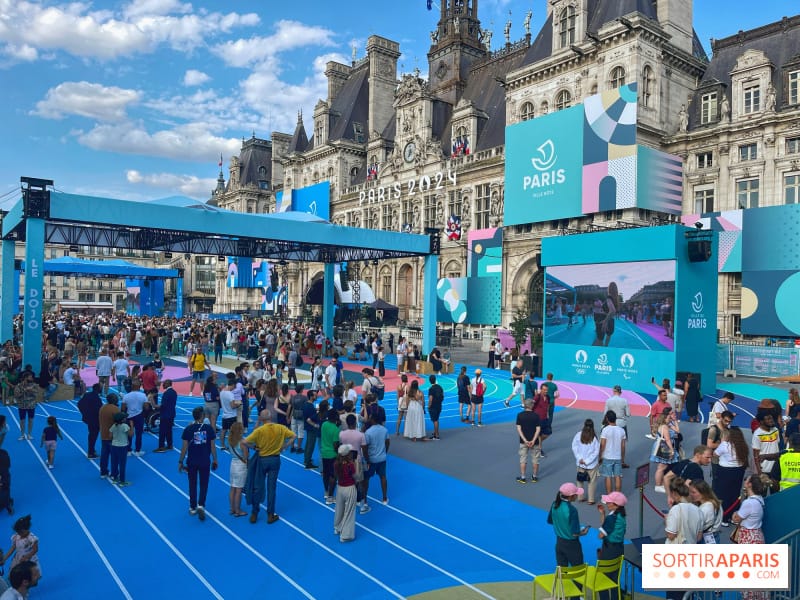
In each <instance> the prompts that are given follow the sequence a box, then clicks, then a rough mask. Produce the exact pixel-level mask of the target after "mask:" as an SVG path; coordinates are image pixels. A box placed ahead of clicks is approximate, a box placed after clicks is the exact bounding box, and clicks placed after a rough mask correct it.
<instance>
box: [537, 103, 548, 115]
mask: <svg viewBox="0 0 800 600" xmlns="http://www.w3.org/2000/svg"><path fill="white" fill-rule="evenodd" d="M539 112H540V113H541V114H543V115H546V114H547V113H549V112H550V105H549V104H548V102H547V100H542V103H541V104H540V105H539Z"/></svg>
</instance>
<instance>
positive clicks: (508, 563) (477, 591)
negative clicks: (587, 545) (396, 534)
mask: <svg viewBox="0 0 800 600" xmlns="http://www.w3.org/2000/svg"><path fill="white" fill-rule="evenodd" d="M150 435H153V434H152V433H150ZM281 460H282V461H286V462H291V463H293V464H295V465H296V466H298V467H302V465H300V463H299V462H297V461H295V460H294V459H292V458H290V457H287V456H281ZM148 466H149V465H148ZM315 473H318V472H317V471H315ZM211 476H212V477H215V478H217V479H219V480H220V481H222V482H223V483H228V482H227V481H226V480H225V479H224V478H222V477H221V476H220V475H219V474H218V473H215V472H212V473H211ZM278 483H280V484H281V485H283V486H284V487H287V488H289V489H290V490H292V491H293V492H295V493H296V494H299V495H301V496H303V497H305V498H307V499H308V500H310V501H311V502H313V503H314V504H317V505H319V506H321V507H323V508H325V509H327V510H331V511H332V509H331V508H330V507H329V506H327V505H325V504H323V503H322V502H320V501H319V500H317V499H316V498H315V497H313V496H311V495H310V494H308V493H306V492H304V491H302V490H300V489H298V488H296V487H294V486H293V485H291V484H289V483H286V482H285V481H281V480H280V479H279V480H278ZM373 500H375V498H373ZM376 502H377V500H376ZM262 508H265V507H264V506H263V505H262ZM395 510H397V512H399V513H401V514H404V515H405V514H406V513H404V512H403V511H400V510H398V509H395ZM207 514H208V513H207ZM408 516H409V517H410V518H412V519H413V520H414V521H416V522H419V523H421V524H422V525H425V526H427V527H428V528H430V529H432V530H434V531H436V532H438V533H441V534H442V535H445V536H446V537H448V538H450V539H452V540H454V541H458V542H460V543H462V544H464V545H465V546H467V547H469V548H472V549H474V550H476V551H478V552H480V553H482V554H484V555H485V556H488V557H490V558H493V559H495V560H497V561H499V562H501V563H503V564H504V565H507V566H511V567H513V568H515V569H517V570H518V571H520V572H521V573H524V574H525V575H529V576H531V577H533V576H534V574H533V573H530V572H529V571H526V570H525V569H521V568H519V567H517V566H516V565H514V564H513V563H510V562H508V561H506V560H505V559H503V558H501V557H499V556H497V555H495V554H492V553H491V552H488V551H487V550H484V549H482V548H480V547H478V546H475V545H474V544H471V543H470V542H467V541H466V540H464V539H462V538H459V537H458V536H455V535H453V534H450V533H447V532H446V531H444V530H442V529H439V528H437V527H435V526H433V525H430V524H426V523H425V522H424V521H421V520H419V519H416V518H413V517H411V516H410V515H408ZM281 522H285V523H286V524H287V525H289V526H290V527H291V528H292V529H294V530H295V531H297V532H298V533H300V534H301V535H303V536H304V537H306V538H307V539H308V540H310V541H311V542H312V543H314V544H316V545H318V546H320V547H321V548H323V549H325V550H326V551H328V552H330V553H331V554H332V555H333V556H336V557H337V558H340V557H339V556H338V554H337V553H336V552H334V551H332V550H330V549H329V548H327V547H326V546H324V545H322V544H321V543H320V542H319V541H317V540H316V539H314V538H313V537H311V536H309V535H308V534H307V533H305V532H304V531H302V530H301V529H298V528H297V527H295V526H294V525H293V524H291V523H289V522H288V521H286V520H285V519H283V518H281ZM356 525H358V526H359V527H360V528H363V529H364V530H365V531H367V532H368V533H371V534H372V535H374V536H375V537H377V538H378V539H380V540H382V541H384V542H386V543H388V544H389V545H391V546H394V547H395V548H397V549H398V550H400V551H401V552H403V553H405V554H408V555H409V556H411V557H412V558H414V559H416V560H419V561H421V562H423V563H424V564H426V565H428V566H430V567H431V568H433V569H434V570H436V571H439V572H440V573H442V574H443V575H445V576H447V577H449V578H451V579H453V580H454V581H457V582H458V583H460V584H461V585H463V586H465V587H468V588H469V589H471V590H473V591H474V592H476V593H477V594H480V595H481V596H484V597H485V598H489V599H493V596H491V595H489V594H486V593H485V592H483V591H482V590H480V589H479V588H477V587H475V586H474V585H472V584H471V583H469V582H467V581H465V580H463V579H461V578H460V577H458V576H457V575H455V574H454V573H450V572H449V571H447V570H445V569H442V568H441V567H438V566H437V565H435V564H433V563H432V562H430V561H428V560H427V559H425V558H423V557H422V556H419V555H418V554H416V553H414V552H412V551H411V550H408V549H407V548H405V547H403V546H401V545H399V544H397V543H396V542H394V541H392V540H390V539H388V538H386V537H385V536H383V535H382V534H380V533H378V532H376V531H374V530H372V529H370V528H368V527H367V526H365V525H362V524H360V523H356ZM342 560H343V559H342ZM345 562H346V564H347V565H348V566H349V567H351V568H354V569H356V570H357V571H358V572H359V573H361V574H363V575H364V576H366V577H367V578H369V579H371V580H372V581H374V582H375V583H377V584H378V585H380V586H381V587H383V588H384V589H386V590H387V591H388V592H390V593H392V594H393V595H395V597H397V598H403V597H404V596H402V595H401V594H398V593H397V592H395V591H394V590H391V589H390V588H387V587H386V586H385V585H384V584H383V583H381V582H380V581H378V580H377V579H375V578H373V577H372V576H371V575H369V574H368V573H366V572H364V571H362V570H361V569H359V568H358V567H355V566H354V565H352V564H350V563H349V562H347V561H345Z"/></svg>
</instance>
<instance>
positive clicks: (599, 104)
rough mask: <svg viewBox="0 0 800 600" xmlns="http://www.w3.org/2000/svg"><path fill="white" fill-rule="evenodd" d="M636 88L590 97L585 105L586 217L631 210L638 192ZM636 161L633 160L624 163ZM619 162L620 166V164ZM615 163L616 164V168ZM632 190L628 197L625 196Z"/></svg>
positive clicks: (584, 165)
mask: <svg viewBox="0 0 800 600" xmlns="http://www.w3.org/2000/svg"><path fill="white" fill-rule="evenodd" d="M636 87H637V86H636V84H635V83H632V84H630V85H625V86H622V87H620V88H617V89H614V90H608V91H605V92H603V93H601V94H597V95H595V96H590V97H589V98H587V99H586V101H585V102H584V104H583V112H584V121H583V194H582V211H583V213H585V214H588V213H594V212H603V211H607V210H614V209H616V208H618V207H621V206H622V205H624V204H628V205H630V206H632V205H633V203H632V202H631V201H630V199H631V195H632V194H631V192H630V188H633V190H634V192H633V193H635V188H636V106H637V102H636ZM623 159H632V160H623ZM616 161H619V162H616ZM612 162H616V164H614V165H613V166H612V164H611V163H612ZM625 188H628V194H624V193H623V192H624V190H625Z"/></svg>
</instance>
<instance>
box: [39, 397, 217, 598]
mask: <svg viewBox="0 0 800 600" xmlns="http://www.w3.org/2000/svg"><path fill="white" fill-rule="evenodd" d="M46 412H47V411H46V410H45V413H46ZM61 433H62V434H63V435H64V437H65V438H67V439H68V440H69V441H70V442H71V443H72V445H73V446H75V447H76V448H77V449H78V452H80V453H81V454H83V448H81V446H80V444H78V442H76V441H75V438H73V437H72V436H71V435H69V434H68V433H67V432H65V431H62V432H61ZM92 465H93V466H94V467H95V469H97V470H98V471H99V470H100V465H98V464H97V463H96V462H94V461H92ZM112 487H113V488H114V489H115V490H116V491H117V493H119V494H120V495H121V496H122V497H123V498H124V499H125V501H126V502H127V503H128V504H129V505H130V507H131V508H132V509H133V510H134V512H136V513H137V514H138V515H139V516H140V517H141V518H142V520H143V521H144V522H145V523H146V524H147V525H148V526H149V527H150V528H151V529H152V530H153V532H154V533H155V534H156V535H157V536H158V537H159V538H161V541H163V542H164V544H166V546H167V547H168V548H169V549H170V550H172V552H173V553H174V554H175V556H177V557H178V559H179V560H180V561H181V562H182V563H183V564H184V565H185V566H186V568H187V569H189V571H190V572H191V573H192V574H193V575H194V576H195V577H196V578H197V579H198V580H199V581H200V583H202V584H203V586H204V587H205V588H206V589H207V590H208V591H209V592H211V594H212V595H213V596H214V597H215V598H218V599H219V600H224V597H223V596H221V595H220V593H219V592H217V590H216V589H214V586H212V585H211V583H210V582H209V581H208V580H207V579H206V578H205V577H203V575H202V574H201V573H200V571H198V570H197V569H196V568H195V567H194V565H192V563H191V562H189V560H188V559H187V558H186V557H185V556H184V555H183V553H182V552H181V551H180V550H178V548H176V547H175V545H174V544H173V543H172V542H171V541H170V540H169V538H167V536H165V535H164V534H163V533H162V532H161V530H160V529H159V528H158V527H156V524H155V523H153V522H152V521H151V520H150V518H149V517H148V516H147V515H145V514H144V513H143V512H142V510H141V509H140V508H139V507H138V506H136V503H135V502H134V501H133V500H131V499H130V498H129V497H128V494H126V493H125V492H124V491H122V489H121V488H119V487H117V486H115V485H112Z"/></svg>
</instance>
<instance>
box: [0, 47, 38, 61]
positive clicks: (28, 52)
mask: <svg viewBox="0 0 800 600" xmlns="http://www.w3.org/2000/svg"><path fill="white" fill-rule="evenodd" d="M2 55H6V56H8V57H9V58H10V59H11V60H13V61H15V62H33V61H35V60H37V59H38V58H39V52H38V51H37V50H36V48H34V47H33V46H29V45H28V44H20V45H17V44H6V45H5V46H3V47H2V49H0V56H2Z"/></svg>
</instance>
